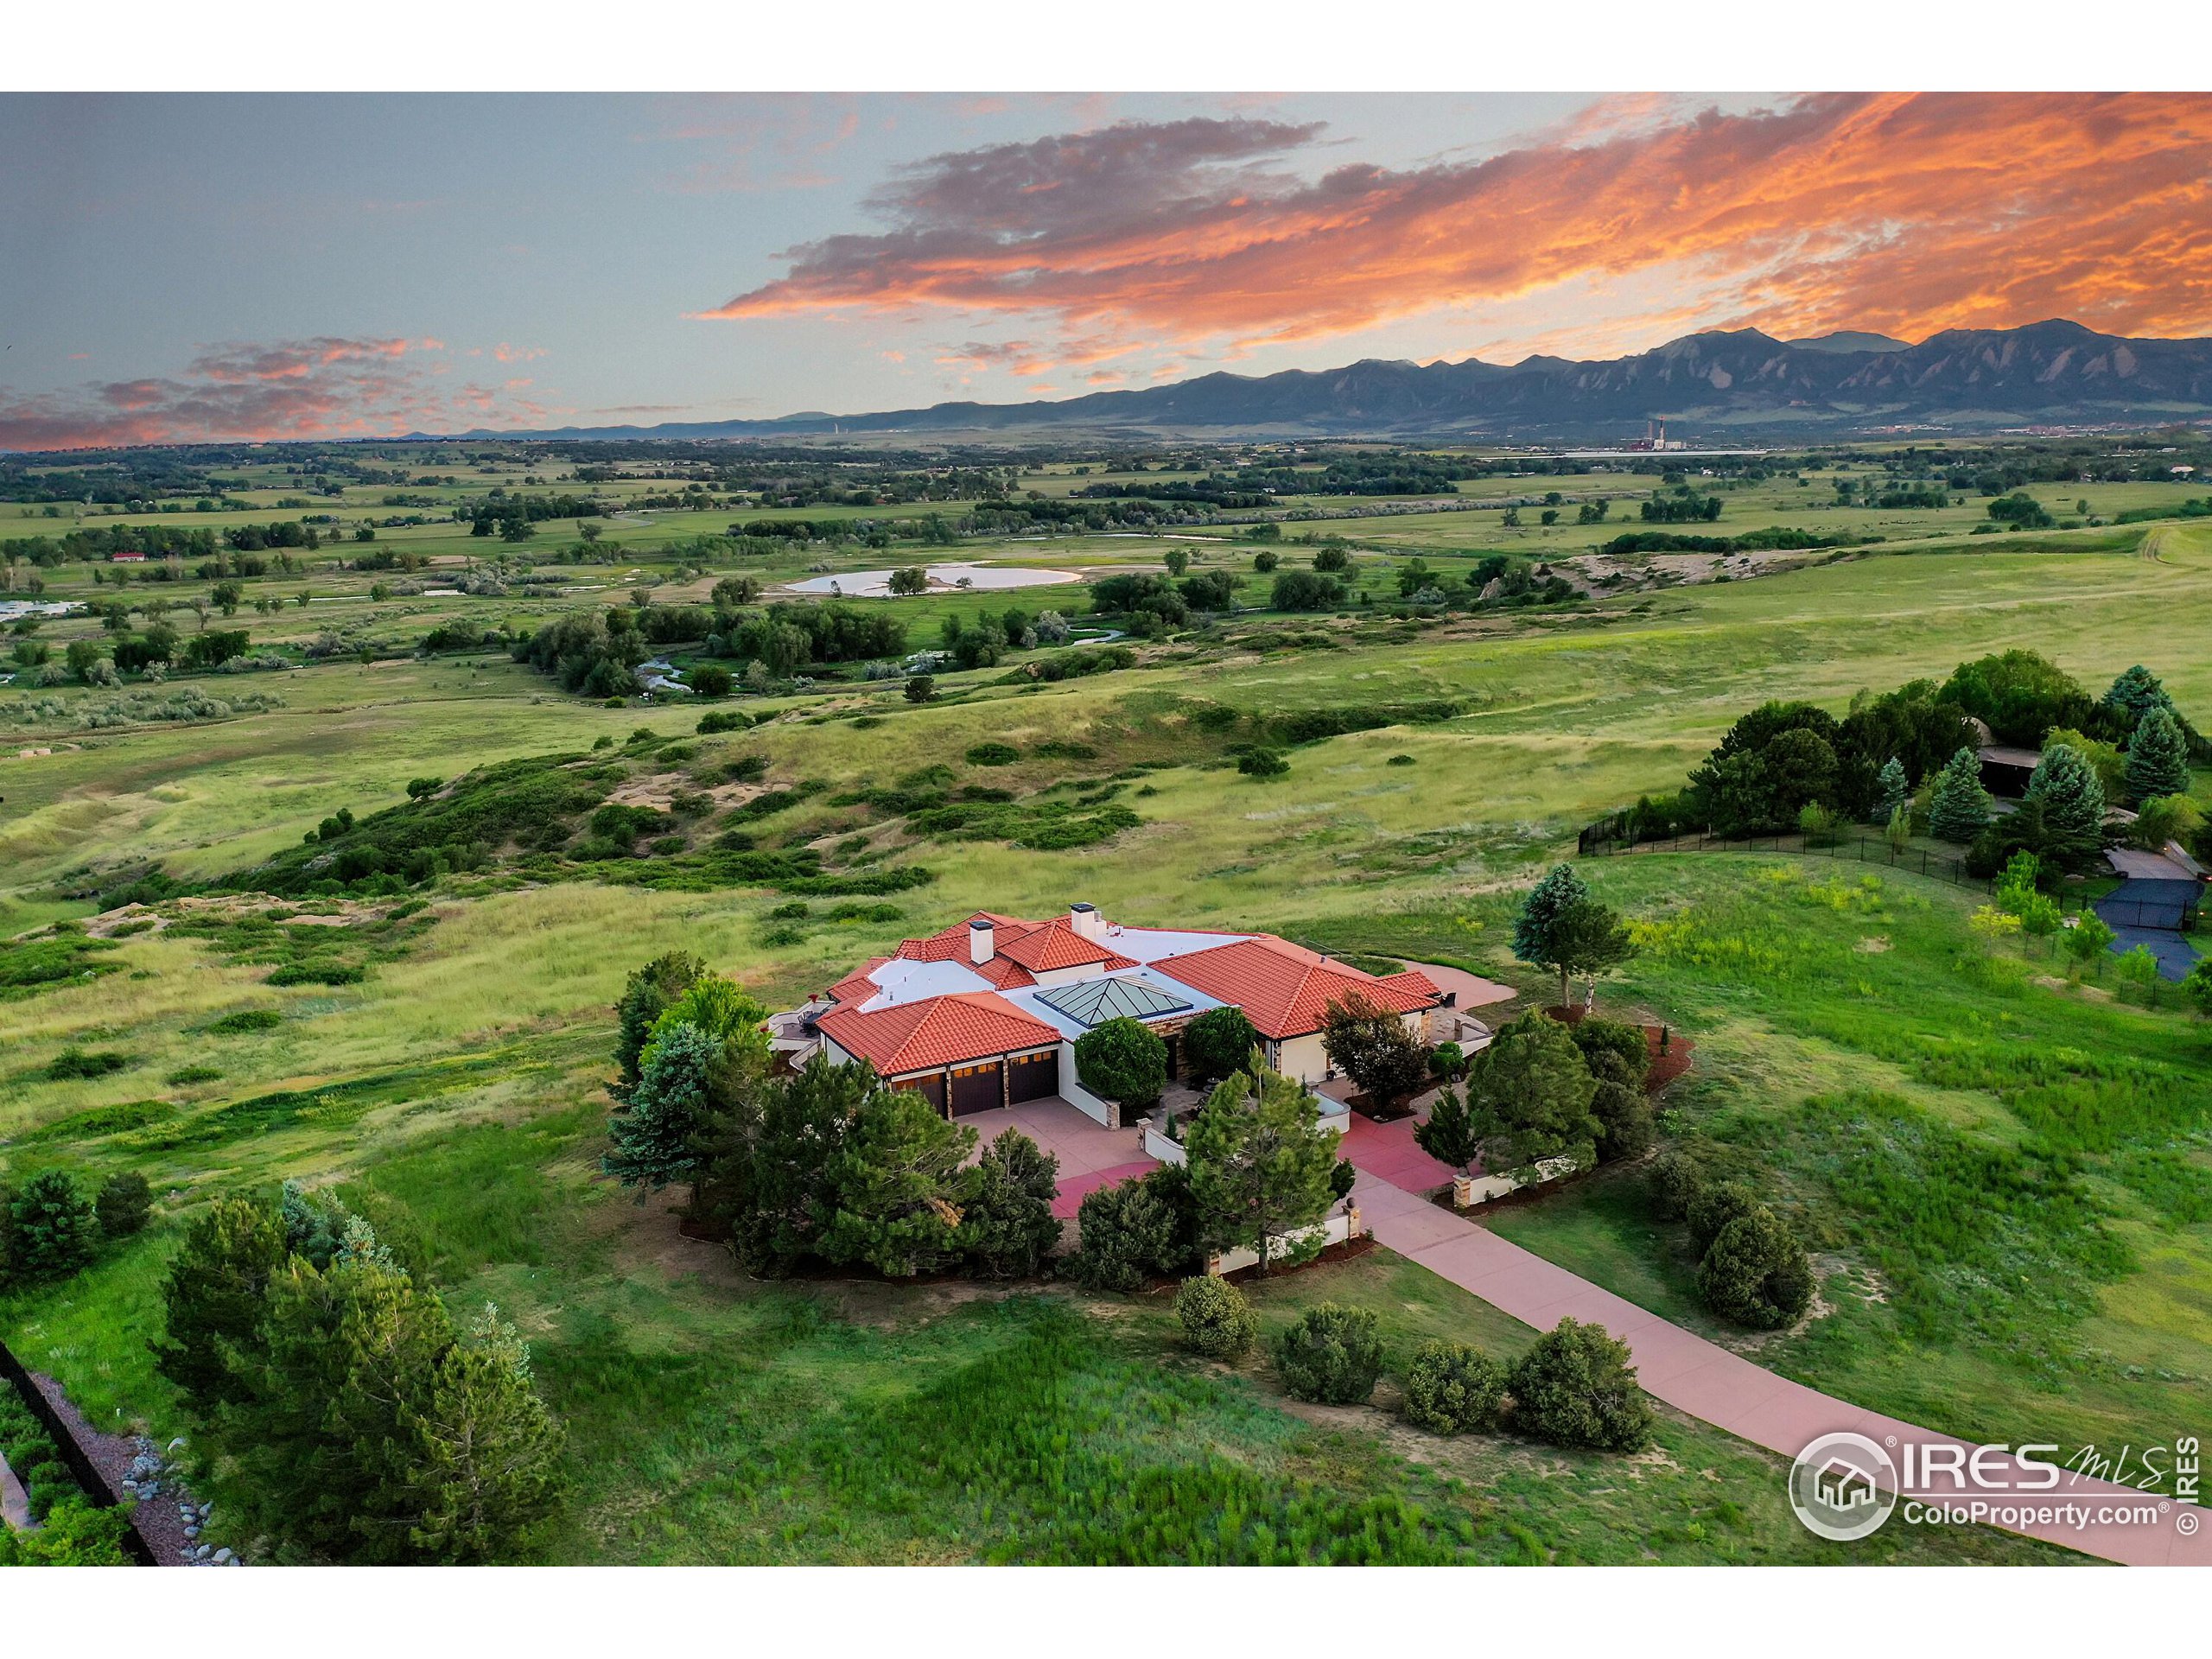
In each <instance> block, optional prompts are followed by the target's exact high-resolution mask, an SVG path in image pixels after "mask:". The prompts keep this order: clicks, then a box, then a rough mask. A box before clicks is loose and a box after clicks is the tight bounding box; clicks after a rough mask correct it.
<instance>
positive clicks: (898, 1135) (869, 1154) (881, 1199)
mask: <svg viewBox="0 0 2212 1659" xmlns="http://www.w3.org/2000/svg"><path fill="white" fill-rule="evenodd" d="M975 1146H976V1131H975V1130H973V1129H971V1128H965V1127H964V1126H963V1125H960V1124H956V1123H952V1122H948V1121H947V1120H946V1119H944V1118H943V1117H941V1116H938V1111H937V1109H936V1108H935V1107H933V1106H931V1104H930V1103H929V1102H927V1101H926V1100H924V1099H923V1098H922V1097H921V1096H919V1095H918V1094H915V1093H914V1092H913V1091H912V1090H907V1089H893V1088H890V1087H888V1086H887V1085H885V1084H880V1083H879V1084H876V1085H875V1087H874V1088H873V1089H871V1090H868V1094H867V1095H866V1096H864V1097H863V1098H862V1099H861V1103H860V1105H859V1107H858V1108H857V1109H855V1111H854V1113H853V1116H852V1121H851V1122H850V1123H849V1125H848V1126H847V1128H846V1130H845V1134H844V1135H843V1137H842V1140H841V1141H839V1143H838V1147H837V1150H836V1152H835V1153H834V1154H831V1155H830V1156H829V1159H828V1160H827V1161H826V1163H825V1165H824V1168H823V1176H824V1179H825V1181H826V1183H827V1185H828V1188H829V1198H830V1202H831V1204H832V1205H834V1210H833V1212H832V1214H831V1217H830V1219H829V1226H828V1227H827V1228H825V1229H824V1230H823V1235H822V1245H821V1249H822V1254H823V1256H824V1257H825V1258H826V1259H827V1260H829V1261H831V1262H839V1263H846V1262H866V1263H867V1264H868V1266H869V1267H872V1268H874V1269H875V1270H876V1271H877V1272H879V1273H880V1274H885V1275H887V1276H888V1277H890V1278H894V1279H903V1278H910V1277H912V1275H913V1274H918V1273H929V1272H932V1271H934V1270H935V1269H937V1268H942V1267H944V1265H945V1264H946V1263H947V1262H950V1261H952V1260H953V1259H954V1257H955V1256H956V1255H957V1253H958V1250H957V1243H956V1240H955V1232H956V1230H957V1228H958V1227H959V1225H960V1219H961V1216H960V1211H959V1210H958V1209H957V1208H956V1207H955V1205H953V1202H952V1199H953V1198H954V1196H955V1195H956V1194H957V1192H958V1184H959V1180H960V1176H961V1167H960V1166H961V1165H962V1164H963V1163H964V1162H965V1161H966V1160H967V1157H968V1154H969V1153H970V1152H971V1151H973V1150H974V1149H975Z"/></svg>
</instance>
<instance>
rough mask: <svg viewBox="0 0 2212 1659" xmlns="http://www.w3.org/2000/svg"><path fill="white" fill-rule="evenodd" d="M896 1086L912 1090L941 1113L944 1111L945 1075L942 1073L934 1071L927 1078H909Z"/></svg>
mask: <svg viewBox="0 0 2212 1659" xmlns="http://www.w3.org/2000/svg"><path fill="white" fill-rule="evenodd" d="M896 1086H897V1087H899V1088H900V1089H911V1090H913V1092H914V1093H916V1094H918V1095H919V1096H921V1097H922V1098H923V1099H924V1100H926V1101H927V1102H929V1103H930V1104H931V1105H932V1106H934V1107H936V1108H937V1109H938V1110H939V1111H940V1112H941V1111H943V1110H944V1073H943V1072H942V1071H932V1072H931V1073H930V1074H929V1075H928V1076H926V1077H907V1078H906V1079H904V1080H902V1081H901V1082H900V1083H899V1084H897V1085H896Z"/></svg>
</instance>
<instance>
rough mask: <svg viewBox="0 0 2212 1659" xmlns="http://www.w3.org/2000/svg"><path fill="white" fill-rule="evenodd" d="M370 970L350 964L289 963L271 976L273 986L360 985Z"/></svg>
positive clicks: (270, 982)
mask: <svg viewBox="0 0 2212 1659" xmlns="http://www.w3.org/2000/svg"><path fill="white" fill-rule="evenodd" d="M367 976H368V970H367V969H364V968H358V967H356V966H354V965H353V963H350V962H288V963H285V964H284V965H283V967H282V968H279V969H277V971H276V972H275V973H273V974H271V975H270V976H269V978H268V981H267V983H269V984H271V985H358V984H359V983H360V982H362V980H364V979H365V978H366V977H367Z"/></svg>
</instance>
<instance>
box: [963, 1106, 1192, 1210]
mask: <svg viewBox="0 0 2212 1659" xmlns="http://www.w3.org/2000/svg"><path fill="white" fill-rule="evenodd" d="M960 1122H963V1123H964V1124H966V1125H967V1126H968V1127H969V1128H971V1129H973V1130H975V1131H976V1144H977V1146H978V1147H982V1146H983V1145H986V1144H988V1142H989V1141H992V1140H994V1139H995V1138H996V1137H997V1136H998V1135H1000V1134H1001V1132H1002V1131H1004V1130H1007V1129H1019V1130H1020V1131H1021V1133H1022V1134H1024V1135H1027V1136H1028V1137H1029V1138H1030V1139H1031V1140H1032V1141H1035V1142H1036V1143H1037V1145H1038V1147H1039V1149H1040V1150H1042V1151H1045V1152H1049V1153H1051V1154H1052V1156H1054V1157H1055V1158H1057V1159H1058V1160H1060V1185H1059V1196H1058V1198H1055V1199H1054V1200H1053V1202H1052V1213H1053V1214H1054V1215H1056V1216H1058V1217H1060V1218H1061V1219H1062V1220H1063V1221H1065V1220H1066V1219H1067V1218H1068V1217H1071V1216H1072V1215H1074V1214H1075V1212H1076V1211H1077V1208H1078V1207H1079V1206H1080V1205H1082V1203H1083V1198H1084V1194H1085V1193H1087V1192H1092V1191H1094V1190H1096V1188H1098V1187H1102V1186H1116V1185H1120V1184H1121V1183H1122V1182H1123V1181H1126V1180H1128V1179H1132V1178H1134V1177H1135V1176H1139V1175H1143V1174H1147V1173H1150V1172H1151V1171H1152V1169H1153V1168H1154V1167H1155V1165H1154V1160H1152V1159H1150V1158H1147V1156H1145V1153H1144V1147H1142V1145H1141V1144H1140V1142H1139V1141H1138V1139H1137V1132H1136V1131H1135V1129H1109V1128H1104V1127H1103V1125H1101V1124H1100V1123H1099V1122H1098V1121H1097V1120H1096V1118H1093V1117H1089V1116H1085V1115H1084V1113H1082V1112H1079V1111H1077V1109H1075V1108H1074V1107H1072V1106H1071V1105H1069V1104H1068V1103H1067V1102H1065V1100H1062V1099H1061V1098H1060V1097H1059V1096H1058V1095H1053V1096H1049V1097H1047V1098H1046V1099H1044V1100H1028V1101H1024V1102H1023V1103H1021V1104H1020V1105H1019V1106H1001V1107H999V1108H997V1109H995V1110H993V1111H988V1112H971V1113H969V1115H968V1116H965V1117H963V1118H962V1119H961V1120H960Z"/></svg>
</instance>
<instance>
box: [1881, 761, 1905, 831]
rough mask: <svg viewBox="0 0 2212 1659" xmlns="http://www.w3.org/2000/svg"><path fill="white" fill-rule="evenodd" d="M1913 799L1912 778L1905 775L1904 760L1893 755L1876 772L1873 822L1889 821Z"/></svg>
mask: <svg viewBox="0 0 2212 1659" xmlns="http://www.w3.org/2000/svg"><path fill="white" fill-rule="evenodd" d="M1911 800H1912V780H1911V779H1909V778H1907V777H1906V776H1905V772H1904V761H1902V760H1898V759H1897V756H1895V755H1891V757H1890V758H1889V759H1888V760H1885V761H1883V762H1882V769H1881V771H1879V772H1876V773H1875V774H1874V816H1873V817H1872V820H1871V822H1872V823H1883V824H1885V823H1888V822H1889V821H1890V820H1891V818H1893V817H1896V816H1897V809H1898V808H1899V807H1901V806H1905V805H1908V804H1910V802H1911Z"/></svg>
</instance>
